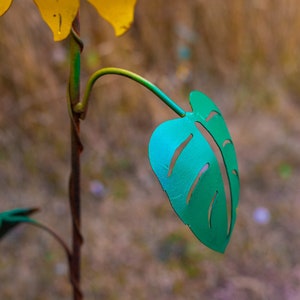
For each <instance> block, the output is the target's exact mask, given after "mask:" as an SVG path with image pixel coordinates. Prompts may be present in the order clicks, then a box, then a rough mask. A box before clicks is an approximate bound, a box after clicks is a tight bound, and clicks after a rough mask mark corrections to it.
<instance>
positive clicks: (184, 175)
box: [149, 91, 240, 253]
mask: <svg viewBox="0 0 300 300" xmlns="http://www.w3.org/2000/svg"><path fill="white" fill-rule="evenodd" d="M190 104H191V107H192V109H193V111H192V112H188V113H186V115H185V116H184V117H182V118H178V119H174V120H170V121H166V122H164V123H163V124H161V125H159V126H158V127H157V128H156V130H155V131H154V132H153V134H152V136H151V139H150V143H149V159H150V164H151V167H152V169H153V171H154V173H155V174H156V176H157V178H158V180H159V181H160V183H161V186H162V188H163V189H164V190H165V192H166V194H167V195H168V197H169V200H170V203H171V205H172V207H173V209H174V210H175V212H176V213H177V215H178V216H179V218H180V219H181V220H182V221H183V222H184V223H185V224H186V225H188V226H189V227H190V229H191V230H192V232H193V233H194V234H195V236H196V237H197V238H198V239H199V240H200V241H201V242H202V243H204V244H205V245H206V246H208V247H209V248H211V249H213V250H215V251H218V252H222V253H223V252H224V251H225V249H226V247H227V245H228V242H229V239H230V237H231V234H232V230H233V227H234V224H235V220H236V208H237V205H238V198H239V189H240V187H239V176H238V165H237V159H236V154H235V149H234V145H233V143H232V140H231V137H230V134H229V131H228V129H227V126H226V123H225V121H224V119H223V117H222V115H221V112H220V110H219V109H218V107H217V106H216V105H215V104H214V103H213V102H212V101H211V100H210V99H209V98H208V97H207V96H205V95H204V94H202V93H201V92H198V91H193V92H192V93H191V94H190ZM222 173H224V174H223V175H222ZM226 186H228V188H226Z"/></svg>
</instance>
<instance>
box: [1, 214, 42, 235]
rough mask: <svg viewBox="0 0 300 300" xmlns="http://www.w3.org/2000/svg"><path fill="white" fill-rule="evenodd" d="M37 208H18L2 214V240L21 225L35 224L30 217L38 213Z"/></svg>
mask: <svg viewBox="0 0 300 300" xmlns="http://www.w3.org/2000/svg"><path fill="white" fill-rule="evenodd" d="M36 211H37V209H36V208H16V209H13V210H8V211H4V212H1V213H0V239H2V238H3V236H4V235H5V234H6V233H8V232H9V231H10V230H11V229H13V228H14V227H15V226H17V225H19V224H20V223H34V222H35V221H34V220H33V219H31V218H29V217H28V216H29V215H31V214H32V213H34V212H36Z"/></svg>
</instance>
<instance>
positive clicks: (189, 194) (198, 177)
mask: <svg viewBox="0 0 300 300" xmlns="http://www.w3.org/2000/svg"><path fill="white" fill-rule="evenodd" d="M208 169H209V163H206V164H205V165H204V166H203V167H202V168H201V170H200V172H199V173H198V175H197V177H196V178H195V180H194V182H193V184H192V186H191V188H190V191H189V193H188V195H187V197H186V203H189V202H190V200H191V197H192V194H193V191H194V189H195V187H196V186H197V184H198V182H199V180H200V178H201V176H202V175H203V174H204V173H205V172H206V171H207V170H208Z"/></svg>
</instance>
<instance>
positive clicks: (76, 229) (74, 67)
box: [68, 14, 83, 300]
mask: <svg viewBox="0 0 300 300" xmlns="http://www.w3.org/2000/svg"><path fill="white" fill-rule="evenodd" d="M79 36H80V21H79V14H78V15H77V17H76V19H75V20H74V22H73V27H72V34H71V37H70V78H69V91H68V92H69V99H68V101H69V103H68V105H69V112H70V119H71V175H70V182H69V201H70V208H71V217H72V255H71V266H70V280H71V284H72V287H73V299H74V300H82V299H83V295H82V292H81V287H80V279H81V278H80V273H81V266H80V263H81V246H82V243H83V239H82V235H81V213H80V212H81V206H80V154H81V152H82V150H83V147H82V144H81V142H80V118H79V117H80V115H79V114H77V113H75V112H74V111H73V107H74V106H75V105H76V104H77V103H78V102H79V101H80V54H81V51H82V43H81V41H80V38H79Z"/></svg>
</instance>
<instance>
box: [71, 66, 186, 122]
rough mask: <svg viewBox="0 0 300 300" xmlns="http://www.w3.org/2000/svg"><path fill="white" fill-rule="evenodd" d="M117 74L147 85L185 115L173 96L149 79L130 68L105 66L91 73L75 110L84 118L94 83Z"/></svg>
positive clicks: (166, 102) (175, 109)
mask: <svg viewBox="0 0 300 300" xmlns="http://www.w3.org/2000/svg"><path fill="white" fill-rule="evenodd" d="M109 74H115V75H121V76H124V77H127V78H130V79H132V80H134V81H136V82H138V83H139V84H141V85H143V86H144V87H146V88H147V89H148V90H150V91H151V92H153V93H154V94H155V95H156V96H158V97H159V98H160V99H161V100H162V101H163V102H164V103H165V104H166V105H168V106H169V107H170V108H171V109H172V110H173V111H174V112H175V113H177V114H178V115H179V116H180V117H184V116H185V114H186V112H185V111H184V110H183V109H182V108H181V107H180V106H179V105H177V104H176V103H175V102H174V101H173V100H172V99H171V98H169V97H168V96H167V95H166V94H165V93H164V92H163V91H162V90H160V89H159V88H158V87H157V86H156V85H154V84H153V83H152V82H150V81H148V80H147V79H145V78H143V77H141V76H140V75H137V74H135V73H133V72H130V71H128V70H124V69H120V68H103V69H100V70H98V71H96V72H95V73H94V74H92V75H91V77H90V79H89V80H88V83H87V86H86V89H85V93H84V96H83V99H82V101H81V102H79V103H77V104H76V105H75V106H74V111H75V112H77V113H80V114H81V118H82V119H84V118H85V115H86V111H87V106H88V101H89V97H90V93H91V90H92V88H93V85H94V83H95V82H96V81H97V80H98V79H99V78H100V77H102V76H104V75H109Z"/></svg>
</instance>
